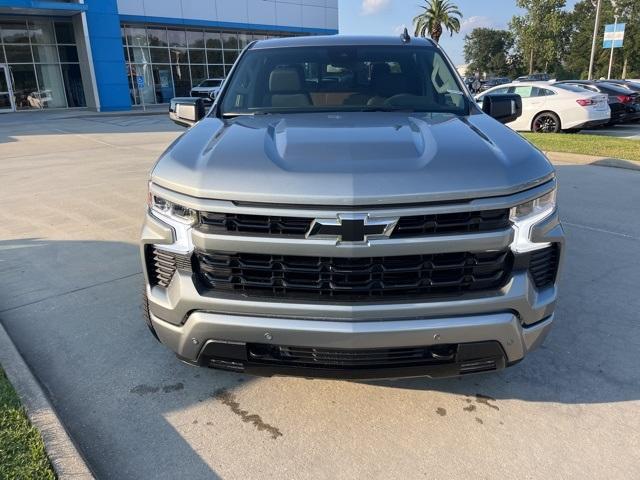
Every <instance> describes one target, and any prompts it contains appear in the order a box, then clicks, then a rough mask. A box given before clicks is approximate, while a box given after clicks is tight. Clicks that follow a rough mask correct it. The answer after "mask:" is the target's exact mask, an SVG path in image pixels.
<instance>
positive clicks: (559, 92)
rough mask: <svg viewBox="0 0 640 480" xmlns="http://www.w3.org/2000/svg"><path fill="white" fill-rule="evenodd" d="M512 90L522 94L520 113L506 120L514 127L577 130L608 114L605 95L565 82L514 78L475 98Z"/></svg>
mask: <svg viewBox="0 0 640 480" xmlns="http://www.w3.org/2000/svg"><path fill="white" fill-rule="evenodd" d="M497 93H516V94H518V95H520V97H522V116H521V117H519V118H518V119H517V120H515V121H513V122H511V123H507V125H508V126H509V127H511V128H512V129H514V130H518V131H532V132H543V133H557V132H560V131H565V132H577V131H578V130H581V129H583V128H593V127H597V126H600V125H604V124H606V123H607V122H609V119H610V118H611V110H610V109H609V104H608V99H607V95H603V94H599V93H592V92H588V91H586V90H585V89H583V88H579V87H575V86H573V85H565V84H562V85H560V84H557V85H556V84H549V83H542V82H518V83H510V84H507V85H500V86H498V87H494V88H490V89H489V90H487V91H486V92H482V94H481V95H478V96H476V97H475V98H476V101H477V102H478V103H479V104H481V105H482V99H483V98H484V96H485V95H489V94H497Z"/></svg>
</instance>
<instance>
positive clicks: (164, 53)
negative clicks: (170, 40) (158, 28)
mask: <svg viewBox="0 0 640 480" xmlns="http://www.w3.org/2000/svg"><path fill="white" fill-rule="evenodd" d="M149 52H150V53H151V61H152V62H153V63H169V49H167V48H150V49H149Z"/></svg>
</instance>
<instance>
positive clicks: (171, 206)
mask: <svg viewBox="0 0 640 480" xmlns="http://www.w3.org/2000/svg"><path fill="white" fill-rule="evenodd" d="M149 208H150V209H151V211H153V212H154V213H157V214H159V215H160V216H164V217H167V218H170V219H172V220H176V221H178V222H180V223H184V224H186V225H193V224H194V223H195V222H196V220H197V217H198V216H197V214H196V212H195V210H191V209H190V208H187V207H183V206H182V205H178V204H177V203H173V202H170V201H169V200H167V199H164V198H162V197H159V196H158V195H156V194H155V193H151V192H150V193H149Z"/></svg>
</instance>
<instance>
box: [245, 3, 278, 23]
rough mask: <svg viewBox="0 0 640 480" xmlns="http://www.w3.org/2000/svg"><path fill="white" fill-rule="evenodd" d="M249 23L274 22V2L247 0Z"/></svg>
mask: <svg viewBox="0 0 640 480" xmlns="http://www.w3.org/2000/svg"><path fill="white" fill-rule="evenodd" d="M248 10H249V23H258V24H262V25H275V24H276V2H274V1H265V0H249V4H248Z"/></svg>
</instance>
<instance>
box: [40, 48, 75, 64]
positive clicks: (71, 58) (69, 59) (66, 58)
mask: <svg viewBox="0 0 640 480" xmlns="http://www.w3.org/2000/svg"><path fill="white" fill-rule="evenodd" d="M34 48H35V47H34ZM58 51H59V53H60V61H61V62H62V63H77V62H78V49H77V48H76V46H75V45H60V46H59V47H58ZM34 53H35V52H34Z"/></svg>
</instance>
